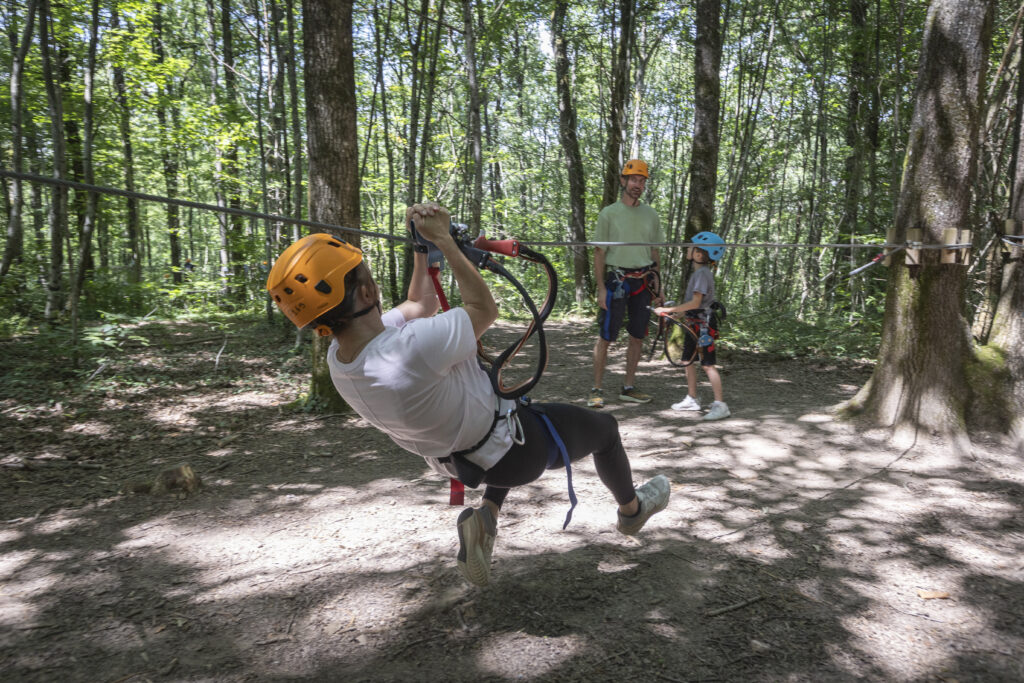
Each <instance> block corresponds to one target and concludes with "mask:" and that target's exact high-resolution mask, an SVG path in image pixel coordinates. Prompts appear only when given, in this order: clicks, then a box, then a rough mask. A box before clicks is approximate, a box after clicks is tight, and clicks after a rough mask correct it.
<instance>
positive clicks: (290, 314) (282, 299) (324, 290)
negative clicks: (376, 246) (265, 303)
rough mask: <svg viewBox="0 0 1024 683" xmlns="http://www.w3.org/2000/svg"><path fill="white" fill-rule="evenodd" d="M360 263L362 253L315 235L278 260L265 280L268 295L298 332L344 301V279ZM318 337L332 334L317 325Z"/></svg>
mask: <svg viewBox="0 0 1024 683" xmlns="http://www.w3.org/2000/svg"><path fill="white" fill-rule="evenodd" d="M362 261H363V252H362V250H361V249H359V248H357V247H353V246H352V245H351V244H347V243H346V242H342V241H341V240H339V239H338V238H337V237H334V236H333V235H328V234H325V233H322V232H320V233H315V234H313V235H307V236H306V237H303V238H302V239H300V240H299V241H297V242H295V243H294V244H292V245H291V246H289V247H288V248H287V249H285V250H284V251H283V252H281V255H280V256H279V257H278V259H277V261H275V262H274V267H273V268H271V269H270V275H269V276H268V277H267V291H268V292H270V296H271V297H272V298H273V299H274V301H275V302H276V303H277V306H278V308H280V309H281V312H282V313H284V314H285V317H287V318H288V319H289V320H291V321H292V322H293V323H295V326H296V327H298V328H300V329H301V328H304V327H306V326H307V325H309V324H310V323H311V322H313V321H314V320H316V319H317V318H318V317H320V315H321V314H323V313H326V312H327V311H329V310H331V309H332V308H334V307H335V306H337V305H338V304H340V303H341V302H342V301H343V300H344V299H345V276H346V275H347V274H348V273H349V271H351V270H352V269H353V268H355V267H356V266H358V265H359V264H360V263H362ZM316 331H317V334H319V335H320V336H321V337H326V336H327V335H329V334H330V333H331V330H330V328H328V327H327V326H326V325H318V326H317V328H316Z"/></svg>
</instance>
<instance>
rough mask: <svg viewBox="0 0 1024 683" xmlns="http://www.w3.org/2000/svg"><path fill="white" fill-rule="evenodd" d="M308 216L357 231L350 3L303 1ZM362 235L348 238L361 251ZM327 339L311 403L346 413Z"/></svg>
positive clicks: (316, 350)
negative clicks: (329, 359) (334, 380)
mask: <svg viewBox="0 0 1024 683" xmlns="http://www.w3.org/2000/svg"><path fill="white" fill-rule="evenodd" d="M302 17H303V36H304V42H303V48H304V50H305V57H306V129H307V131H308V133H307V136H308V141H309V143H308V144H309V147H308V149H307V157H308V158H309V217H310V219H311V220H313V221H317V222H321V223H332V224H335V225H342V226H345V227H353V228H355V227H358V226H359V224H360V221H359V148H358V140H357V138H356V80H355V61H354V57H353V54H352V2H351V0H345V1H341V0H303V3H302ZM358 237H359V236H358V234H353V235H347V236H346V239H347V241H349V242H350V243H352V244H355V245H356V246H359V239H358ZM329 342H330V338H329V337H316V338H315V339H314V341H313V378H312V383H311V385H310V390H309V399H310V403H311V404H312V405H313V406H315V407H316V408H317V409H320V410H324V411H327V412H341V411H344V410H347V409H348V406H347V405H346V404H345V402H344V401H342V399H341V397H340V396H339V395H338V392H337V391H335V389H334V384H333V383H332V382H331V374H330V370H329V369H328V367H327V347H328V346H329Z"/></svg>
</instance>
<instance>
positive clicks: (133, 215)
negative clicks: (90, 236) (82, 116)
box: [110, 9, 142, 284]
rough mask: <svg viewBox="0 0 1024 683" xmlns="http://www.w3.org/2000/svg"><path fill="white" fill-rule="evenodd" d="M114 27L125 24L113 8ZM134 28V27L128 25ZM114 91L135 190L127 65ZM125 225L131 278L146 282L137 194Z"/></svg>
mask: <svg viewBox="0 0 1024 683" xmlns="http://www.w3.org/2000/svg"><path fill="white" fill-rule="evenodd" d="M110 28H111V30H113V31H118V30H119V29H120V28H121V17H120V15H119V14H118V12H117V10H116V9H115V10H114V11H112V12H111V17H110ZM127 30H129V31H130V28H129V29H127ZM114 93H115V100H116V101H117V117H118V118H117V121H118V128H119V131H120V134H121V153H122V155H123V156H124V189H126V190H128V191H129V192H135V151H134V146H133V145H132V131H131V125H132V124H131V108H130V106H129V104H128V87H127V85H126V83H125V78H124V67H123V66H121V65H119V64H118V65H115V66H114ZM125 212H126V216H125V228H126V229H127V235H128V253H127V254H126V258H125V265H126V266H127V267H128V282H130V283H132V284H139V283H140V282H142V240H141V227H140V223H139V200H137V199H135V198H134V197H127V198H126V199H125Z"/></svg>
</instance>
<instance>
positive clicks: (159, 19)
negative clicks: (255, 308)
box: [153, 2, 182, 285]
mask: <svg viewBox="0 0 1024 683" xmlns="http://www.w3.org/2000/svg"><path fill="white" fill-rule="evenodd" d="M163 12H164V7H163V3H162V2H157V3H156V5H155V7H154V8H153V52H154V53H155V54H156V58H157V64H159V65H163V64H165V63H166V51H165V50H164V21H163ZM160 95H161V97H160V102H159V104H158V105H157V110H156V116H157V123H158V124H159V126H160V162H161V166H162V167H163V175H164V191H165V192H166V193H167V196H168V197H170V198H171V199H177V197H178V154H177V151H176V149H177V147H176V145H175V144H174V135H173V131H174V128H176V127H177V126H176V125H175V126H174V127H173V128H172V127H170V126H169V125H168V118H170V119H171V121H172V122H173V123H175V124H176V123H177V120H178V112H177V107H176V106H175V105H174V104H173V102H174V101H175V99H176V98H175V96H174V84H173V83H171V82H167V83H164V84H163V85H162V86H160ZM168 110H170V111H168ZM168 114H170V116H169V117H168ZM166 211H167V214H166V215H167V237H168V240H169V242H170V247H171V270H172V272H173V278H174V284H176V285H178V284H181V282H182V273H181V263H182V262H181V237H180V235H181V216H180V213H179V208H178V207H177V206H175V205H174V204H168V205H167V208H166Z"/></svg>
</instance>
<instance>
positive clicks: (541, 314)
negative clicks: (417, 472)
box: [409, 221, 575, 524]
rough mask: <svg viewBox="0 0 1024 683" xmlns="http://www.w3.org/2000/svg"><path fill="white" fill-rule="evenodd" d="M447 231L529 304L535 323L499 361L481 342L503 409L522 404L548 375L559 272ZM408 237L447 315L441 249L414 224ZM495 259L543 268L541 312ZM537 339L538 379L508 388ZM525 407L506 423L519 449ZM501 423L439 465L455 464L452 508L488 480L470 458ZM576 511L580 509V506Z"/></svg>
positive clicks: (530, 253)
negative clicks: (517, 361) (505, 375)
mask: <svg viewBox="0 0 1024 683" xmlns="http://www.w3.org/2000/svg"><path fill="white" fill-rule="evenodd" d="M448 229H449V232H450V234H451V236H452V238H453V239H454V240H455V244H456V245H457V246H458V247H459V251H461V252H462V253H463V254H464V255H465V256H466V258H468V259H469V262H470V263H472V264H473V265H474V266H476V268H477V269H480V270H489V271H491V272H492V273H495V274H497V275H500V276H501V277H503V278H505V279H506V280H507V281H508V282H509V283H510V284H512V286H513V287H515V288H516V290H517V291H518V292H519V294H520V296H522V298H523V302H524V303H525V304H526V307H527V308H528V309H529V311H530V314H531V315H532V320H531V321H530V324H529V325H528V326H527V328H526V331H525V332H524V333H523V334H522V336H521V337H520V338H519V339H518V340H517V341H515V342H514V343H512V344H511V345H510V346H509V347H508V348H506V349H505V350H504V351H503V352H501V353H500V354H499V355H498V356H497V357H496V358H491V357H490V356H488V355H487V354H486V353H485V352H484V350H483V346H482V344H480V342H479V341H478V342H477V345H478V355H479V357H480V360H481V365H482V366H483V367H484V370H485V371H486V372H487V375H488V377H489V378H490V380H491V387H492V388H493V389H494V393H495V394H496V395H497V396H498V397H500V398H499V406H500V399H501V398H505V399H513V400H514V399H522V398H524V397H525V395H526V392H528V391H529V390H530V389H532V388H533V387H534V386H535V385H536V384H537V382H538V381H540V378H541V375H543V374H544V369H545V368H546V367H547V362H548V346H547V339H546V337H545V335H544V321H545V320H547V318H548V316H549V315H550V314H551V310H552V308H554V303H555V298H556V297H557V295H558V276H557V274H556V273H555V269H554V267H553V266H552V265H551V262H550V261H548V259H547V257H545V256H544V255H543V254H541V253H539V252H536V251H534V250H532V249H530V248H528V247H525V246H523V245H522V244H520V243H519V241H518V240H514V239H510V240H488V239H487V238H486V237H485V236H484V235H480V236H479V237H477V238H476V239H475V240H473V239H471V238H470V237H469V234H468V233H469V228H468V227H467V226H466V225H464V224H462V223H456V222H454V221H452V222H451V223H450V224H449V228H448ZM409 231H410V233H411V234H412V237H413V242H414V245H415V246H414V248H415V249H416V250H417V251H419V252H421V253H425V254H427V263H428V264H430V265H429V266H428V268H427V272H428V273H429V275H430V279H431V282H432V283H433V285H434V290H435V291H436V292H437V297H438V300H439V301H440V303H441V308H442V309H443V310H446V311H447V310H449V309H450V308H451V306H450V305H449V304H448V298H447V297H446V296H445V294H444V288H443V287H442V286H441V281H440V273H441V267H442V266H443V264H444V259H443V257H442V255H441V252H440V250H439V249H438V248H437V246H436V245H434V244H433V243H431V242H430V241H429V240H427V239H425V238H424V237H423V236H422V235H420V234H419V232H418V231H417V230H416V225H415V223H413V222H411V221H410V223H409ZM491 253H496V254H501V255H503V256H509V257H513V258H521V259H523V260H526V261H531V262H533V263H539V264H541V265H542V266H543V267H544V270H545V273H546V274H547V278H548V291H547V296H546V297H545V299H544V304H543V306H542V307H541V308H540V309H539V310H538V308H537V305H536V304H535V303H534V301H533V298H532V297H531V296H530V293H529V292H528V291H527V290H526V288H525V287H524V286H523V284H522V283H521V282H520V281H519V280H518V279H516V277H515V276H513V275H512V274H511V273H510V272H509V271H508V270H506V269H505V268H504V266H502V265H501V264H500V263H499V262H498V261H496V260H495V259H493V258H492V257H491V255H490V254H491ZM435 264H436V265H435ZM534 334H536V335H537V347H538V352H537V364H536V367H535V369H534V372H533V374H532V375H531V376H530V377H529V378H528V379H526V380H524V381H522V382H520V383H518V384H516V385H514V386H506V385H505V382H504V381H503V380H502V371H503V370H504V369H505V368H506V367H507V366H508V365H509V363H510V362H511V361H512V358H514V357H515V356H516V355H517V354H518V353H519V351H520V350H522V348H523V346H524V345H525V344H526V343H527V342H528V341H529V339H530V338H531V337H532V336H533V335H534ZM526 401H527V402H529V399H526ZM520 405H522V404H520V403H516V404H515V407H513V408H509V409H507V410H506V413H505V420H506V423H507V425H508V431H509V434H510V435H511V436H512V441H513V442H514V443H516V444H518V445H522V444H523V443H525V436H524V434H523V426H522V424H521V423H520V422H519V416H518V415H517V409H518V407H519V406H520ZM500 418H501V411H500V408H496V409H495V411H494V419H493V420H492V422H491V426H490V428H489V429H488V430H487V433H486V434H484V436H483V438H482V439H481V440H480V441H479V442H478V443H477V444H476V445H474V446H471V447H470V448H467V449H463V450H461V451H457V452H455V453H452V454H451V455H449V456H446V457H444V458H441V459H439V462H441V463H449V462H450V463H452V465H453V466H454V467H455V470H456V472H457V473H458V478H452V479H451V490H450V494H449V499H448V500H449V504H450V505H462V504H463V502H464V500H465V486H466V485H469V486H470V487H471V488H476V487H477V486H478V485H479V484H480V482H481V481H482V480H483V478H484V476H485V474H486V472H485V471H484V470H483V469H482V468H480V467H479V466H478V465H476V464H475V463H473V462H471V461H470V460H468V459H467V458H466V457H465V456H466V455H469V454H470V453H473V452H474V451H476V450H478V449H479V448H481V447H482V446H483V445H484V444H485V443H487V441H488V439H490V437H491V434H492V433H493V432H494V428H495V427H496V426H497V424H498V421H499V420H500ZM545 421H546V423H547V424H548V429H549V432H550V433H551V434H552V439H553V440H555V441H556V442H557V443H559V444H561V439H560V438H559V436H558V434H557V433H556V432H555V429H554V426H553V425H551V424H550V421H548V420H547V418H546V417H545ZM561 448H562V449H563V450H564V448H565V447H564V445H562V446H561ZM566 458H568V455H566ZM566 471H567V472H568V460H566ZM569 491H570V499H571V500H574V499H575V493H574V492H573V491H572V482H571V480H570V482H569ZM573 505H574V506H575V503H574V504H573ZM570 514H571V510H570ZM566 524H568V521H566Z"/></svg>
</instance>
